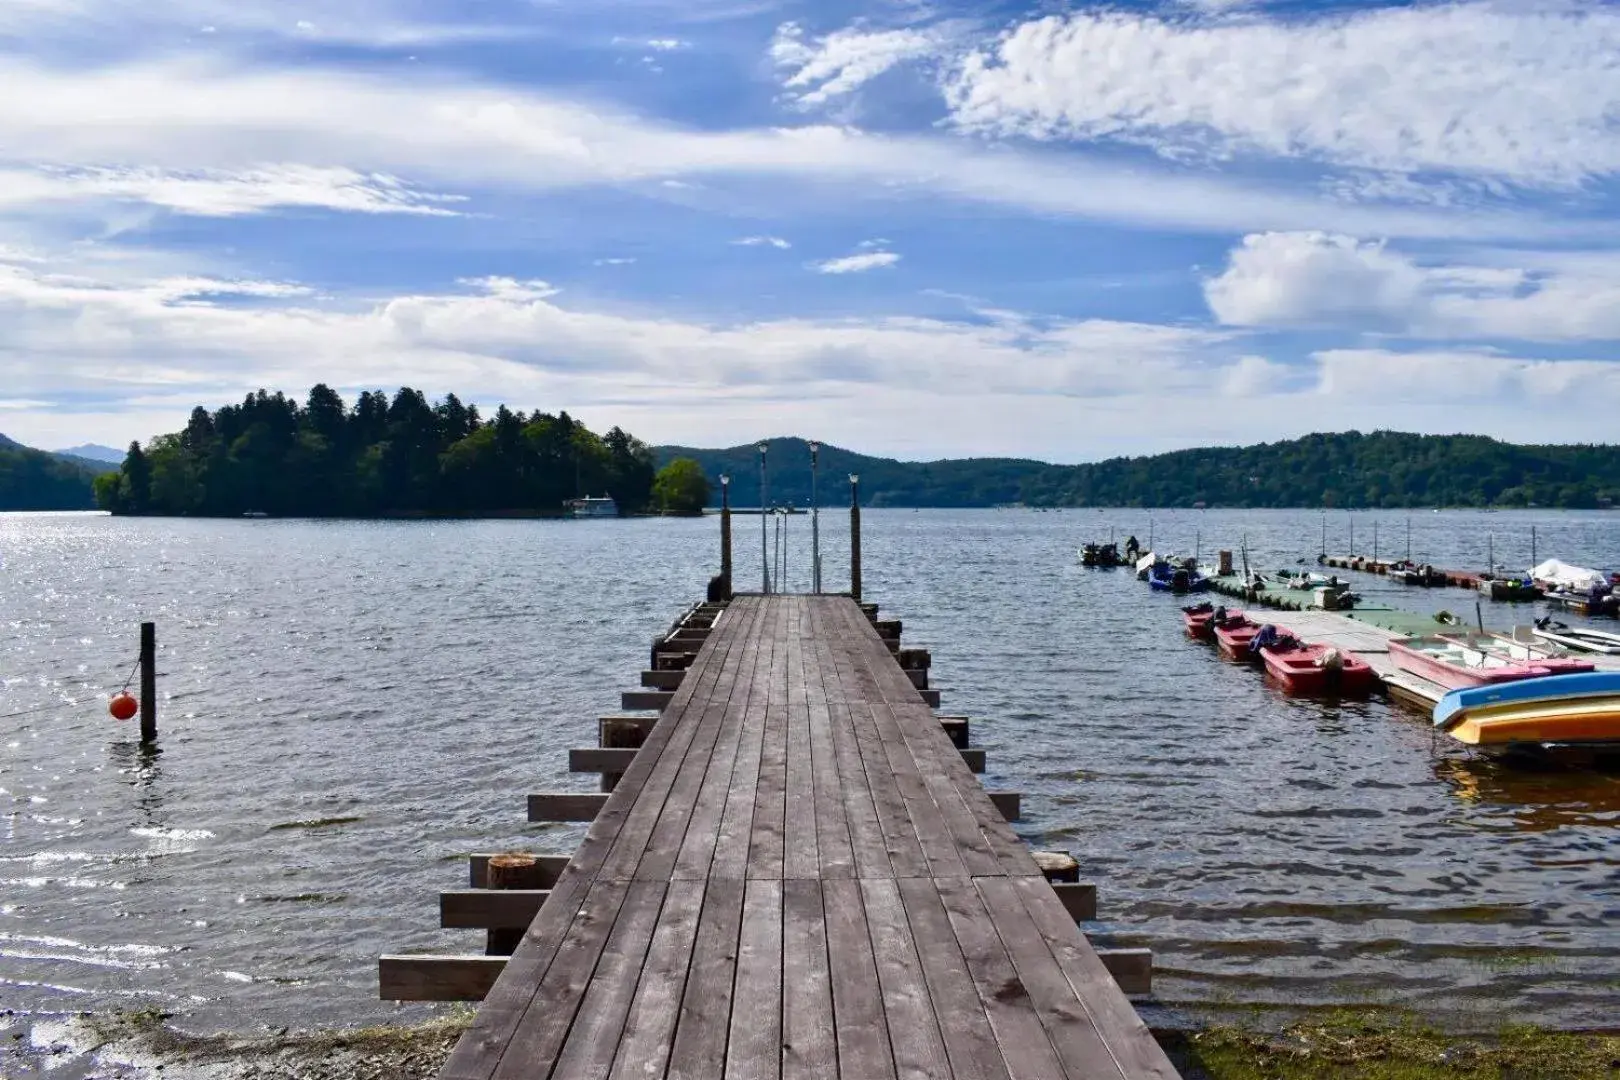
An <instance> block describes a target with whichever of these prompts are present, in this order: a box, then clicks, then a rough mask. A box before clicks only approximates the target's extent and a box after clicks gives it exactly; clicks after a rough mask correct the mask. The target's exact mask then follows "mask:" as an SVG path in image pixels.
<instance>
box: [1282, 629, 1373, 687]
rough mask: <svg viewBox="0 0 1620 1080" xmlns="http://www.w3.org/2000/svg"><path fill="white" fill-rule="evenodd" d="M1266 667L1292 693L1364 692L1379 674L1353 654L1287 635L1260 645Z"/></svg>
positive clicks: (1371, 685)
mask: <svg viewBox="0 0 1620 1080" xmlns="http://www.w3.org/2000/svg"><path fill="white" fill-rule="evenodd" d="M1260 656H1261V658H1262V659H1264V660H1265V662H1266V670H1267V671H1269V672H1270V673H1271V674H1272V675H1274V676H1276V678H1277V681H1278V682H1280V683H1282V685H1283V689H1284V690H1285V691H1287V692H1288V693H1290V694H1306V695H1312V696H1316V695H1326V694H1344V695H1351V694H1365V693H1368V692H1370V691H1371V690H1372V688H1373V687H1374V686H1376V685H1377V684H1378V676H1377V674H1376V673H1374V671H1373V669H1372V668H1371V667H1369V666H1368V664H1367V662H1366V661H1365V660H1363V659H1361V658H1360V657H1359V656H1356V655H1355V654H1354V653H1348V652H1341V651H1340V650H1338V649H1335V648H1331V647H1329V646H1327V645H1308V644H1306V643H1305V642H1302V641H1296V640H1295V639H1293V638H1291V637H1285V638H1283V639H1282V640H1281V641H1279V642H1277V644H1275V645H1267V646H1264V647H1262V648H1261V650H1260Z"/></svg>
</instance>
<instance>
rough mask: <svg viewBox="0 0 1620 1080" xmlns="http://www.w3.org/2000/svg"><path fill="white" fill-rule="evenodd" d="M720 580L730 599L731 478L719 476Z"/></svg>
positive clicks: (722, 588) (726, 597) (727, 597)
mask: <svg viewBox="0 0 1620 1080" xmlns="http://www.w3.org/2000/svg"><path fill="white" fill-rule="evenodd" d="M720 578H721V580H722V585H721V591H722V592H724V593H725V599H727V600H730V599H731V477H730V476H727V475H725V474H723V473H722V474H721V476H720Z"/></svg>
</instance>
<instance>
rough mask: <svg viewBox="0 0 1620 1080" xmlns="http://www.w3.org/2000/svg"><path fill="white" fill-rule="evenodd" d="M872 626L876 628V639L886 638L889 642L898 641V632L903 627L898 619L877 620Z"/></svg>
mask: <svg viewBox="0 0 1620 1080" xmlns="http://www.w3.org/2000/svg"><path fill="white" fill-rule="evenodd" d="M872 625H873V626H875V627H876V628H877V632H878V637H880V638H888V639H889V640H890V641H899V640H900V631H901V630H902V629H903V626H902V624H901V622H900V620H899V619H877V620H875V621H874V622H873V623H872Z"/></svg>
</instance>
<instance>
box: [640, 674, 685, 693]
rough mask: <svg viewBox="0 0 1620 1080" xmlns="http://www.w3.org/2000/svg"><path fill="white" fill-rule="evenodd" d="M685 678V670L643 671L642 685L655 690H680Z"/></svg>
mask: <svg viewBox="0 0 1620 1080" xmlns="http://www.w3.org/2000/svg"><path fill="white" fill-rule="evenodd" d="M685 678H686V672H685V670H681V671H643V672H642V673H641V685H642V686H645V687H648V688H650V689H653V690H678V689H680V685H681V681H682V680H683V679H685Z"/></svg>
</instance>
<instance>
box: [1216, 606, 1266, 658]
mask: <svg viewBox="0 0 1620 1080" xmlns="http://www.w3.org/2000/svg"><path fill="white" fill-rule="evenodd" d="M1259 632H1260V624H1259V623H1256V622H1252V621H1251V620H1249V619H1247V618H1245V617H1244V616H1242V615H1238V614H1236V613H1234V614H1232V615H1231V616H1229V617H1228V618H1227V620H1226V622H1225V624H1223V625H1221V626H1217V627H1215V631H1214V633H1215V643H1216V644H1217V645H1219V646H1220V647H1221V652H1222V653H1224V654H1225V655H1226V656H1229V657H1231V658H1232V659H1233V660H1252V659H1254V657H1253V655H1252V653H1251V651H1250V649H1249V643H1250V642H1252V641H1253V640H1254V635H1256V634H1258V633H1259Z"/></svg>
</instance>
